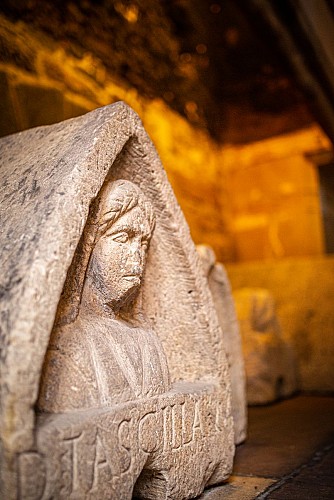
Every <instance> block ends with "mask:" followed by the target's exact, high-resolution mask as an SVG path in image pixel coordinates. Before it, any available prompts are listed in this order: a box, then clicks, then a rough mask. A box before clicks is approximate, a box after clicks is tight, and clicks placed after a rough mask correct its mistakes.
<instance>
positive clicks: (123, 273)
mask: <svg viewBox="0 0 334 500" xmlns="http://www.w3.org/2000/svg"><path fill="white" fill-rule="evenodd" d="M150 234H151V228H150V226H149V222H148V221H147V218H146V215H145V212H144V211H143V210H142V209H141V207H140V205H137V206H136V207H135V208H133V209H132V210H130V211H129V212H127V213H125V214H124V215H122V216H121V217H120V218H119V219H118V220H117V221H116V222H115V223H114V224H112V226H111V227H110V228H109V229H107V230H106V232H105V233H104V234H103V235H102V236H101V237H100V239H99V240H98V242H97V243H96V245H95V248H94V250H93V253H92V256H91V260H90V264H89V270H88V273H89V275H90V278H91V279H92V282H93V284H94V288H95V290H96V291H97V293H98V294H99V296H100V298H101V299H102V302H103V303H104V304H105V305H109V306H111V307H113V306H114V307H115V306H118V307H121V306H123V305H124V304H126V303H129V302H131V301H132V300H133V299H134V297H135V295H136V293H137V292H138V290H139V287H140V284H141V279H142V275H143V271H144V266H145V260H146V251H147V247H148V244H149V239H150Z"/></svg>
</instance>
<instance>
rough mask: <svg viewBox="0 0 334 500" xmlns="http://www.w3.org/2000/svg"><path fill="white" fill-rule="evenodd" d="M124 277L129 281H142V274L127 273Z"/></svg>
mask: <svg viewBox="0 0 334 500" xmlns="http://www.w3.org/2000/svg"><path fill="white" fill-rule="evenodd" d="M123 278H124V279H125V280H127V281H140V278H141V275H140V274H126V275H125V276H123Z"/></svg>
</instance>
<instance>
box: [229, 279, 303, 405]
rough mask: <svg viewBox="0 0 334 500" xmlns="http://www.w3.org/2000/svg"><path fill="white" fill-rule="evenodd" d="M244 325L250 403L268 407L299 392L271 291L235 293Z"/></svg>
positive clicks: (290, 356) (238, 313) (288, 348)
mask: <svg viewBox="0 0 334 500" xmlns="http://www.w3.org/2000/svg"><path fill="white" fill-rule="evenodd" d="M233 297H234V300H235V304H236V309H237V315H238V319H239V323H240V330H241V336H242V347H243V353H244V359H245V367H246V381H247V384H246V385H247V400H248V403H249V404H265V403H270V402H272V401H275V400H276V399H278V398H281V397H286V396H290V395H291V394H293V392H295V391H296V390H297V377H296V363H295V358H294V355H293V352H292V349H291V348H290V346H289V345H287V344H286V343H285V342H284V340H283V338H282V334H281V328H280V324H279V321H278V318H277V316H276V312H275V301H274V298H273V296H272V295H271V293H270V292H269V291H268V290H265V289H261V288H241V289H239V290H235V291H234V292H233Z"/></svg>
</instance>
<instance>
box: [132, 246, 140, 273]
mask: <svg viewBox="0 0 334 500" xmlns="http://www.w3.org/2000/svg"><path fill="white" fill-rule="evenodd" d="M129 260H130V265H131V272H132V274H141V273H142V271H143V264H142V256H141V247H140V245H136V247H135V248H133V251H132V253H131V255H130V259H129Z"/></svg>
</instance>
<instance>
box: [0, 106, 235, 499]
mask: <svg viewBox="0 0 334 500" xmlns="http://www.w3.org/2000/svg"><path fill="white" fill-rule="evenodd" d="M0 149H1V151H0V158H1V160H0V162H1V164H0V172H1V236H0V237H1V241H0V252H1V266H2V268H1V271H2V272H1V289H0V290H1V298H2V300H1V311H0V314H1V316H0V317H1V430H0V432H1V436H0V437H1V464H0V465H1V467H0V468H1V495H0V496H1V498H6V499H8V500H10V499H14V498H18V497H19V498H24V499H48V498H64V499H65V498H66V499H70V498H72V499H74V498H91V499H93V498H94V499H96V498H98V499H117V500H118V499H130V498H131V497H132V495H133V494H134V495H135V496H136V497H138V498H145V499H156V500H159V499H167V498H169V499H173V498H174V499H183V498H184V499H186V498H194V497H196V496H197V495H199V494H200V493H201V492H202V491H203V489H204V487H205V486H206V485H212V484H216V483H220V482H221V481H224V479H226V478H227V477H228V476H229V474H230V472H231V468H232V460H233V454H234V435H233V418H232V413H231V390H230V381H229V372H228V362H227V359H226V355H225V352H224V348H223V339H222V334H221V330H220V327H219V322H218V318H217V315H216V312H215V308H214V305H213V302H212V298H211V295H210V291H209V289H208V286H207V282H206V280H205V277H204V276H203V273H202V270H201V263H200V260H199V257H198V254H197V252H196V248H195V246H194V245H193V243H192V240H191V238H190V234H189V230H188V227H187V225H186V222H185V220H184V217H183V215H182V213H181V210H180V208H179V206H178V204H177V202H176V200H175V197H174V195H173V192H172V190H171V187H170V185H169V183H168V180H167V177H166V175H165V172H164V170H163V167H162V165H161V163H160V161H159V158H158V156H157V153H156V151H155V149H154V147H153V145H152V143H151V142H150V140H149V138H148V136H147V134H146V133H145V131H144V129H143V127H142V125H141V122H140V120H139V118H138V116H137V115H136V114H135V113H134V112H133V111H132V110H131V109H130V108H129V107H127V106H126V105H124V104H123V103H117V104H115V105H112V106H107V107H105V108H100V109H97V110H95V111H93V112H91V113H88V114H86V115H84V116H82V117H80V118H74V119H72V120H68V121H66V122H62V123H59V124H56V125H51V126H46V127H40V128H36V129H31V130H28V131H26V132H22V133H19V134H16V135H13V136H8V137H6V138H4V139H2V140H1V141H0Z"/></svg>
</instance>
